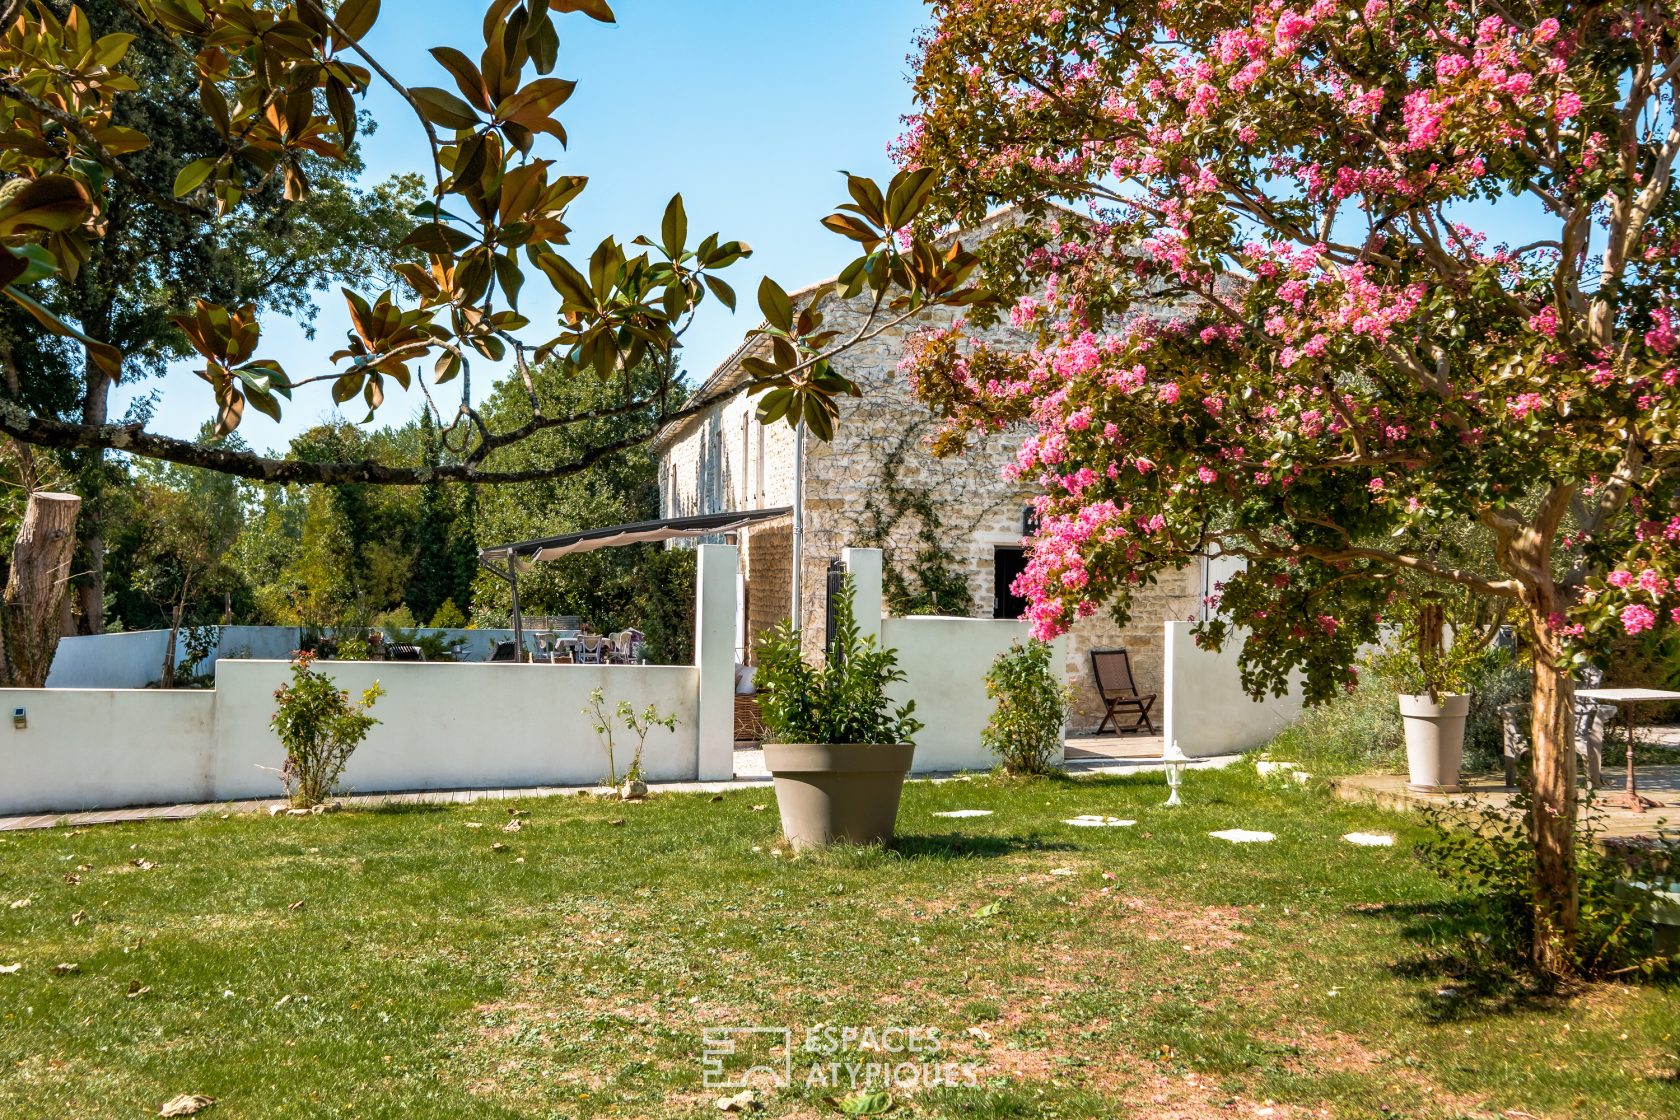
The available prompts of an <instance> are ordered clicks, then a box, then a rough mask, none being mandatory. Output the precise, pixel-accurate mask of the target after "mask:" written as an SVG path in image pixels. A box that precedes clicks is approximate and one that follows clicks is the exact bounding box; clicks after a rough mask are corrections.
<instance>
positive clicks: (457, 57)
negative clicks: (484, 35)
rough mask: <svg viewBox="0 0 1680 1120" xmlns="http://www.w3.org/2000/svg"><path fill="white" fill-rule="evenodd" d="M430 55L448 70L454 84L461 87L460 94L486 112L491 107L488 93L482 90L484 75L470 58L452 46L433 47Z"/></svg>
mask: <svg viewBox="0 0 1680 1120" xmlns="http://www.w3.org/2000/svg"><path fill="white" fill-rule="evenodd" d="M432 57H433V58H435V59H437V60H438V62H439V63H441V64H442V65H443V68H444V69H445V70H447V71H449V73H450V75H451V76H452V77H453V78H454V79H455V84H456V85H457V86H459V87H460V88H461V94H462V96H464V97H465V98H466V99H467V100H468V101H470V102H472V103H473V104H474V105H476V106H477V107H478V108H480V109H482V110H483V111H484V112H486V113H488V112H489V111H490V110H491V109H492V108H493V106H492V105H491V104H490V95H489V94H488V93H486V92H485V90H484V76H483V75H482V74H480V73H479V72H478V67H477V66H474V65H473V61H472V59H470V58H468V57H467V56H466V55H464V54H462V53H461V52H460V51H458V50H456V49H455V48H454V47H433V48H432Z"/></svg>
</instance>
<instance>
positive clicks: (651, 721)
mask: <svg viewBox="0 0 1680 1120" xmlns="http://www.w3.org/2000/svg"><path fill="white" fill-rule="evenodd" d="M582 712H583V714H584V715H586V716H588V717H589V721H590V724H591V725H592V726H593V727H594V728H595V734H596V735H599V736H600V737H601V740H602V743H603V745H604V746H605V747H606V750H607V782H608V784H609V785H613V786H617V785H618V784H619V781H620V779H619V775H618V762H617V760H616V758H615V757H614V743H613V719H612V717H613V716H617V717H618V722H619V723H620V724H622V725H623V727H624V730H626V731H628V732H630V734H632V735H634V736H635V737H636V753H635V754H633V755H631V756H630V765H629V766H628V767H627V768H626V769H625V771H624V777H623V780H624V781H626V782H639V781H641V780H642V750H643V748H645V747H646V746H647V737H648V732H650V731H652V730H653V729H654V728H656V727H663V728H664V729H665V730H667V731H675V730H676V728H677V724H678V723H680V722H681V721H680V720H678V719H677V717H676V716H675V715H672V714H665V713H662V712H660V710H659V709H658V708H657V707H655V706H654V705H652V704H649V705H648V706H647V707H645V708H643V709H642V710H641V711H639V712H638V711H637V710H636V709H635V708H633V707H631V705H630V701H628V700H620V701H619V702H618V707H617V708H615V709H614V710H613V713H612V715H611V716H609V715H608V714H607V700H606V694H605V693H604V692H603V691H602V690H601V689H599V688H597V689H595V690H594V691H592V692H591V693H590V694H589V706H588V707H587V708H584V709H582Z"/></svg>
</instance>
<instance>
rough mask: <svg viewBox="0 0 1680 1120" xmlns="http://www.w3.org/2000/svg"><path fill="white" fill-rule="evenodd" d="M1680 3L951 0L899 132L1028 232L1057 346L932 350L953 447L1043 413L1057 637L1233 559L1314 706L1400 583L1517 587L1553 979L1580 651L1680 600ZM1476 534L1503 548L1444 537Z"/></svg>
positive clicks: (927, 164) (1568, 880) (950, 341)
mask: <svg viewBox="0 0 1680 1120" xmlns="http://www.w3.org/2000/svg"><path fill="white" fill-rule="evenodd" d="M1677 22H1680V21H1677V19H1676V12H1675V9H1674V8H1673V7H1671V6H1668V5H1665V4H1642V3H1632V4H1623V3H1617V4H1594V3H1587V4H1571V3H1544V2H1543V3H1516V4H1476V5H1470V4H1467V3H1459V2H1443V0H1413V2H1409V3H1403V4H1402V3H1399V2H1397V0H1316V2H1312V0H1266V2H1258V3H1257V2H1252V0H1249V2H1239V0H1198V2H1197V3H1194V4H1185V3H1178V2H1174V0H1156V2H1154V3H1149V2H1144V3H1138V4H1132V5H1126V6H1121V7H1116V6H1115V5H1112V4H1081V3H1074V2H1071V0H1064V2H1063V3H1053V2H1051V0H936V2H935V3H934V22H933V24H932V26H931V28H930V29H929V31H928V32H927V33H926V35H925V38H924V40H923V42H922V44H921V47H922V50H921V55H920V58H919V60H918V63H917V78H916V83H917V94H918V100H919V111H918V113H917V114H916V116H915V117H914V118H912V120H911V121H910V128H909V130H908V131H907V132H906V134H905V135H904V136H903V137H902V139H901V140H900V142H899V155H900V157H901V160H902V162H904V163H905V164H906V165H907V166H914V167H920V168H931V169H933V170H935V171H936V173H937V174H936V179H937V182H938V183H939V188H938V192H937V197H936V206H937V207H938V208H939V210H940V216H941V217H942V218H945V219H954V220H963V221H971V220H973V219H975V218H977V217H978V216H979V215H981V214H982V213H984V212H985V210H986V209H987V208H988V207H990V206H992V205H995V204H997V203H999V202H1004V201H1015V202H1019V203H1021V204H1023V205H1025V206H1026V207H1027V208H1028V209H1029V210H1030V211H1033V212H1035V213H1036V214H1037V215H1038V216H1039V219H1040V220H1039V221H1037V222H1034V223H1030V224H1029V226H1028V227H1027V228H1024V229H1023V230H1021V231H1019V232H1016V233H1012V234H1009V235H1006V236H1004V237H1001V238H999V239H998V240H997V241H996V242H995V243H994V244H993V245H992V246H991V248H990V249H989V250H988V252H989V260H988V267H989V272H990V282H991V283H992V284H993V285H994V287H998V288H1007V287H1008V286H1009V285H1010V284H1013V285H1014V291H1015V292H1016V293H1017V294H1020V299H1019V302H1018V303H1016V305H1015V309H1014V312H1013V316H1014V320H1015V322H1016V323H1017V324H1018V325H1020V326H1022V327H1025V328H1028V329H1029V330H1030V331H1031V332H1032V333H1033V336H1034V338H1035V340H1036V344H1035V346H1034V347H1033V348H1032V349H1031V350H1030V351H1029V352H1026V353H1009V352H1004V351H1001V350H992V349H988V348H986V347H985V346H983V345H980V344H977V343H974V342H972V341H970V340H968V339H966V338H965V337H964V336H963V328H962V326H961V325H959V326H958V327H957V328H955V329H953V330H949V331H943V332H939V333H933V334H928V335H925V336H923V337H921V338H920V340H919V342H918V344H917V345H916V346H915V347H914V348H913V350H912V352H911V354H910V355H909V356H908V357H907V360H906V367H907V369H908V371H909V373H910V376H912V377H913V378H914V380H915V382H916V384H917V386H918V389H919V392H920V393H921V394H922V396H923V397H924V399H926V400H927V401H928V402H929V403H930V404H931V405H932V406H933V407H934V408H935V409H936V410H937V411H938V412H939V413H940V414H941V415H942V416H943V417H944V418H945V420H946V425H945V428H944V430H943V432H942V434H941V435H940V437H939V440H938V444H939V446H938V448H937V449H938V450H940V451H942V452H946V453H956V452H959V451H960V449H961V448H962V446H964V445H965V444H966V443H967V442H968V441H969V440H971V439H975V438H981V437H983V436H986V435H988V434H993V433H1002V432H1004V430H1005V429H1006V428H1007V429H1008V436H1007V438H1020V434H1021V433H1023V432H1024V438H1022V442H1021V444H1020V450H1019V454H1018V456H1017V458H1016V461H1015V466H1014V470H1015V471H1017V472H1018V473H1019V475H1020V477H1022V478H1026V479H1031V480H1033V481H1034V482H1035V484H1036V485H1038V486H1039V487H1041V496H1040V497H1039V498H1038V499H1037V500H1038V503H1039V513H1040V528H1039V530H1038V532H1037V535H1036V536H1035V538H1034V539H1033V541H1032V552H1031V560H1030V563H1029V566H1028V570H1027V572H1026V574H1025V575H1024V576H1023V577H1022V578H1021V581H1020V583H1019V584H1018V586H1017V590H1018V591H1020V592H1021V593H1024V594H1025V595H1026V596H1027V598H1028V599H1029V600H1030V602H1031V606H1030V611H1029V613H1030V617H1031V620H1032V622H1033V625H1034V628H1035V629H1036V631H1037V632H1038V633H1039V634H1040V635H1043V636H1048V635H1051V634H1055V633H1057V632H1059V631H1061V630H1063V629H1065V628H1066V627H1067V626H1068V625H1069V624H1070V623H1072V622H1073V620H1075V619H1076V618H1080V617H1082V616H1085V615H1088V614H1091V613H1092V612H1094V611H1096V610H1098V609H1100V607H1102V606H1112V607H1113V608H1114V609H1116V610H1117V611H1118V612H1119V613H1121V614H1122V615H1123V614H1124V612H1125V610H1126V605H1127V602H1128V597H1129V595H1130V594H1131V592H1132V591H1133V589H1135V588H1137V587H1138V586H1140V585H1142V584H1145V583H1147V582H1149V581H1150V580H1151V579H1153V578H1154V576H1155V574H1156V573H1158V572H1161V571H1163V570H1171V569H1173V568H1174V567H1177V566H1179V565H1182V564H1185V563H1187V562H1190V561H1192V560H1193V559H1194V558H1195V557H1197V556H1198V555H1199V554H1206V553H1212V554H1221V553H1223V554H1233V555H1236V556H1239V557H1241V558H1243V559H1244V560H1246V562H1247V564H1246V568H1245V569H1244V570H1243V571H1242V572H1241V574H1239V575H1237V576H1235V577H1234V578H1232V579H1231V580H1230V581H1229V583H1228V584H1227V585H1226V586H1225V587H1224V588H1223V599H1222V607H1223V611H1222V613H1223V615H1224V616H1225V619H1228V620H1229V621H1225V620H1221V621H1215V622H1212V623H1208V624H1205V625H1204V626H1203V627H1202V629H1201V637H1202V639H1203V640H1204V641H1206V642H1208V643H1210V644H1213V645H1218V644H1220V643H1221V642H1223V641H1225V640H1227V639H1228V638H1229V637H1230V636H1231V634H1232V629H1231V628H1232V627H1241V628H1242V629H1243V630H1244V631H1245V632H1246V634H1245V637H1244V644H1243V649H1242V663H1243V669H1244V673H1245V682H1246V684H1247V685H1248V687H1250V689H1252V690H1253V691H1255V692H1256V693H1259V692H1262V691H1264V690H1267V689H1279V688H1281V687H1283V684H1284V681H1285V678H1286V676H1287V675H1288V674H1289V673H1290V672H1291V671H1292V670H1297V669H1299V670H1301V671H1303V672H1304V675H1305V681H1306V688H1307V691H1308V693H1309V695H1310V696H1311V697H1313V698H1319V699H1321V698H1324V697H1326V696H1328V695H1330V694H1331V693H1332V692H1333V691H1335V690H1336V689H1339V688H1343V687H1351V686H1352V683H1353V680H1354V676H1353V669H1352V668H1351V666H1352V663H1353V661H1354V657H1355V652H1356V650H1357V649H1358V647H1359V646H1360V645H1361V644H1363V643H1366V642H1370V641H1372V640H1374V639H1376V638H1377V637H1378V634H1379V626H1380V623H1381V616H1382V613H1383V610H1384V607H1385V605H1386V604H1387V603H1388V602H1389V601H1390V598H1391V596H1392V595H1393V594H1394V589H1395V588H1396V587H1397V586H1399V581H1400V580H1401V579H1411V578H1418V579H1424V580H1429V581H1439V582H1440V584H1441V585H1442V586H1444V587H1457V588H1468V589H1472V590H1474V591H1475V592H1478V593H1480V594H1483V595H1487V596H1497V597H1500V598H1502V599H1504V600H1507V601H1509V602H1510V603H1511V604H1512V607H1513V612H1514V613H1513V617H1514V618H1516V619H1518V620H1519V621H1520V625H1521V632H1522V635H1523V639H1524V641H1525V643H1526V647H1527V650H1528V651H1529V652H1530V653H1531V654H1532V657H1533V662H1534V696H1533V700H1534V704H1533V713H1534V714H1533V725H1532V739H1533V746H1534V811H1533V816H1532V821H1531V830H1532V835H1533V839H1534V851H1535V888H1536V889H1535V897H1536V904H1535V944H1534V949H1533V953H1534V960H1535V963H1536V964H1537V965H1538V966H1539V967H1540V968H1541V969H1542V970H1543V971H1545V972H1546V973H1549V974H1552V975H1559V974H1564V973H1567V972H1569V971H1570V970H1571V968H1572V966H1573V951H1574V942H1575V928H1576V909H1577V908H1576V896H1575V878H1574V866H1575V852H1574V847H1575V824H1574V822H1575V805H1576V794H1575V753H1574V751H1573V749H1572V740H1573V732H1572V722H1571V712H1572V706H1573V698H1574V690H1573V686H1572V684H1571V679H1570V678H1571V672H1572V670H1573V669H1574V668H1575V667H1576V666H1577V665H1578V664H1580V663H1581V662H1582V661H1583V660H1584V659H1586V658H1588V657H1590V656H1591V655H1592V652H1593V650H1594V647H1595V645H1596V644H1598V643H1602V642H1604V641H1607V640H1608V639H1610V638H1612V637H1614V636H1615V635H1616V634H1617V633H1620V632H1625V633H1630V634H1631V633H1637V632H1640V631H1643V630H1647V629H1651V628H1654V627H1662V626H1670V625H1674V624H1675V623H1676V619H1677V617H1680V591H1676V589H1675V588H1674V585H1673V580H1674V578H1675V575H1676V551H1675V546H1674V543H1673V542H1674V541H1675V540H1676V538H1677V537H1680V516H1677V513H1680V510H1677V508H1676V506H1677V502H1676V497H1675V495H1676V488H1677V486H1680V478H1677V470H1676V465H1677V461H1680V457H1677V455H1676V437H1675V427H1676V422H1677V420H1680V389H1677V388H1676V380H1677V377H1680V373H1677V367H1680V354H1677V353H1676V351H1677V349H1680V310H1677V307H1680V270H1677V266H1676V249H1677V247H1680V245H1677V242H1680V206H1677V204H1676V200H1675V198H1674V195H1673V194H1672V192H1671V191H1670V184H1671V181H1672V171H1673V166H1674V161H1675V157H1676V155H1677V154H1680V122H1677V120H1676V116H1675V112H1674V107H1675V97H1676V93H1677V89H1680V49H1677V45H1676V44H1677V41H1680V34H1677V33H1680V27H1677V26H1676V24H1677ZM1058 204H1059V205H1058ZM1064 206H1065V207H1071V208H1072V209H1073V210H1074V211H1076V212H1078V213H1079V214H1080V215H1081V217H1078V218H1075V217H1073V216H1072V215H1071V214H1070V213H1069V212H1068V211H1067V210H1065V209H1062V207H1064ZM1495 218H1498V219H1500V220H1501V222H1502V223H1503V225H1502V227H1501V228H1520V229H1521V230H1523V234H1522V236H1521V237H1520V238H1518V239H1515V240H1512V241H1511V242H1510V243H1502V242H1501V241H1500V239H1499V238H1498V237H1496V236H1491V235H1490V234H1489V233H1488V231H1487V229H1486V228H1485V227H1486V226H1487V225H1489V224H1490V222H1491V221H1492V220H1493V219H1495ZM1025 293H1035V294H1033V295H1028V294H1025ZM1467 533H1473V534H1480V535H1481V536H1482V537H1483V539H1484V540H1485V541H1486V542H1487V543H1488V547H1487V548H1485V549H1483V550H1481V555H1482V556H1483V557H1484V559H1483V560H1482V561H1481V562H1476V561H1475V560H1474V559H1473V556H1474V555H1475V554H1474V553H1469V554H1466V553H1465V552H1463V551H1462V550H1460V551H1455V550H1453V549H1452V548H1451V547H1450V542H1452V541H1454V540H1463V539H1465V537H1466V536H1467ZM1467 555H1468V557H1471V558H1467Z"/></svg>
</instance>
